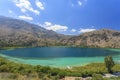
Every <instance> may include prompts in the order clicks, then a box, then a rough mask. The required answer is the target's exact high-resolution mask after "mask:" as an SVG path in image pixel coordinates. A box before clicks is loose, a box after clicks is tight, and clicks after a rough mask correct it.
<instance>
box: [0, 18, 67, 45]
mask: <svg viewBox="0 0 120 80" xmlns="http://www.w3.org/2000/svg"><path fill="white" fill-rule="evenodd" d="M68 37H69V36H65V35H62V34H57V33H56V32H54V31H51V30H46V29H44V28H42V27H41V26H38V25H34V24H31V23H28V22H25V21H22V20H17V19H12V18H8V17H3V16H0V47H11V46H14V47H21V46H49V45H59V41H60V40H62V39H66V38H68Z"/></svg>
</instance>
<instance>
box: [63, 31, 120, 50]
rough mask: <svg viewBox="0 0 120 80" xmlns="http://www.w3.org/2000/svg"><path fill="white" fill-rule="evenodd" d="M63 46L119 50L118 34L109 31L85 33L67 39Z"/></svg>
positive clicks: (119, 40)
mask: <svg viewBox="0 0 120 80" xmlns="http://www.w3.org/2000/svg"><path fill="white" fill-rule="evenodd" d="M65 44H66V45H72V46H79V47H101V48H120V32H119V31H115V30H110V29H102V30H97V31H92V32H87V33H84V34H81V35H79V36H74V37H71V38H69V39H68V40H67V41H65Z"/></svg>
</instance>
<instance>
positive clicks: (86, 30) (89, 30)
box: [79, 29, 96, 33]
mask: <svg viewBox="0 0 120 80" xmlns="http://www.w3.org/2000/svg"><path fill="white" fill-rule="evenodd" d="M95 30H96V29H80V31H79V32H80V33H85V32H91V31H95Z"/></svg>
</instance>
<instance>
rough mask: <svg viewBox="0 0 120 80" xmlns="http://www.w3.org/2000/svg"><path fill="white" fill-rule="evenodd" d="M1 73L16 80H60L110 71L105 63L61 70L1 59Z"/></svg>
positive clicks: (117, 69)
mask: <svg viewBox="0 0 120 80" xmlns="http://www.w3.org/2000/svg"><path fill="white" fill-rule="evenodd" d="M112 71H113V72H117V71H120V65H119V64H116V65H115V66H114V67H113V68H112ZM0 73H6V74H7V73H10V74H11V75H10V76H9V77H10V78H15V80H16V79H17V78H20V76H25V77H26V78H31V79H32V78H34V79H37V80H39V79H42V80H58V79H61V78H64V77H65V76H73V77H87V76H94V75H93V74H100V75H102V74H104V73H108V71H107V68H106V67H105V64H104V63H91V64H88V65H86V66H80V67H73V68H72V69H59V68H53V67H48V66H40V65H37V66H31V65H27V64H19V63H14V62H11V61H8V60H6V59H4V58H2V57H0ZM94 77H95V76H94ZM98 77H99V75H98ZM21 79H22V78H21ZM26 80H27V79H26ZM29 80H30V79H29Z"/></svg>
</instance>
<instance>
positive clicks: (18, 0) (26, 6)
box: [14, 0, 40, 15]
mask: <svg viewBox="0 0 120 80" xmlns="http://www.w3.org/2000/svg"><path fill="white" fill-rule="evenodd" d="M14 3H15V5H16V6H17V7H19V8H20V9H21V11H22V12H23V13H25V12H26V11H31V12H33V13H35V14H36V15H39V14H40V12H39V11H38V10H36V9H33V7H32V5H31V3H30V2H29V0H14Z"/></svg>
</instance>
